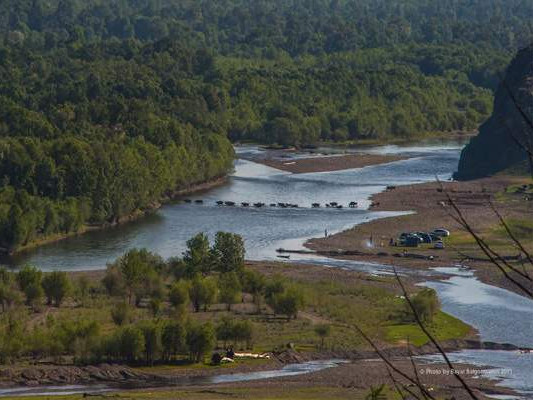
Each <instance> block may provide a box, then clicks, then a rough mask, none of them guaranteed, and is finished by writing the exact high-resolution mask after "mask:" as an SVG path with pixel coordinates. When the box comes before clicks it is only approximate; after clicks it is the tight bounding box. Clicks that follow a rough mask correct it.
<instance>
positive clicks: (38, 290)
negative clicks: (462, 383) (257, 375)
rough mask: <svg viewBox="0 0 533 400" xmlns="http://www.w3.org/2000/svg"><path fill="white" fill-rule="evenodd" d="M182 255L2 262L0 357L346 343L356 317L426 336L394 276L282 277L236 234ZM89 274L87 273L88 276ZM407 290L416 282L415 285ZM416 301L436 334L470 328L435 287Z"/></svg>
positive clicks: (353, 343)
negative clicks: (47, 265) (96, 267)
mask: <svg viewBox="0 0 533 400" xmlns="http://www.w3.org/2000/svg"><path fill="white" fill-rule="evenodd" d="M187 246H188V250H187V251H186V252H185V253H184V256H183V258H172V259H169V260H166V261H165V260H163V259H162V258H161V257H159V256H158V255H156V254H152V253H150V252H148V251H147V250H137V249H134V250H131V251H129V252H128V253H126V254H125V255H124V256H122V257H121V258H119V259H118V260H116V261H115V262H113V263H112V264H110V265H108V267H107V270H106V271H105V273H104V272H102V273H96V277H95V276H94V275H91V274H90V273H87V274H84V273H77V274H75V275H74V276H71V275H69V274H67V273H66V272H51V273H43V272H41V271H39V270H38V269H36V268H34V267H30V266H26V267H24V268H22V269H21V270H20V271H18V272H16V273H15V272H9V271H8V270H5V269H2V270H0V305H1V311H2V312H1V313H0V355H1V359H0V362H2V363H15V364H17V363H20V362H22V361H23V360H27V359H30V360H33V361H37V360H46V359H49V358H50V357H52V360H56V362H59V363H63V364H64V363H67V364H68V363H75V364H87V363H89V364H94V363H99V362H103V361H108V362H123V363H127V364H130V365H153V364H154V363H155V362H157V363H170V364H174V365H176V364H183V363H184V362H185V363H186V362H189V363H198V362H204V361H205V362H207V363H209V362H210V361H211V354H212V351H213V349H214V348H216V347H218V348H220V349H222V351H225V349H226V348H227V347H229V346H231V347H234V348H235V350H245V349H246V350H253V351H256V352H272V351H276V350H283V349H285V348H286V345H287V344H288V343H292V346H294V347H295V348H296V349H299V350H303V351H314V352H318V351H323V350H339V351H340V350H354V349H364V348H366V343H365V342H364V341H363V339H362V338H361V337H360V336H359V335H357V334H356V333H355V331H354V330H353V328H352V327H351V324H352V323H357V324H358V325H359V326H362V327H364V329H365V330H366V331H367V333H368V334H369V335H371V336H372V337H374V338H375V339H376V340H378V341H381V342H383V343H386V342H390V344H391V345H392V344H394V343H396V342H397V341H402V340H405V336H404V334H403V332H406V334H408V335H409V336H411V337H412V338H413V340H414V344H416V345H422V344H424V343H426V342H427V338H424V336H423V333H422V332H421V331H420V329H419V328H418V326H417V325H416V324H415V323H414V320H413V317H412V315H411V314H410V313H409V311H408V309H407V307H406V304H405V300H403V299H402V298H401V296H399V295H398V288H397V287H395V285H394V282H393V281H391V280H390V278H365V279H360V278H358V277H357V276H351V277H350V278H349V279H345V278H343V279H340V280H334V281H332V280H329V279H327V275H328V274H327V273H323V275H322V274H319V275H318V276H309V275H307V276H306V275H305V274H303V275H301V276H299V277H294V278H293V279H290V280H289V279H287V277H283V276H282V275H280V274H279V272H281V271H282V269H279V270H278V269H274V270H272V269H270V270H268V271H267V270H265V271H261V268H260V267H259V268H257V267H256V266H247V267H246V266H245V262H244V248H243V242H242V238H241V237H240V236H238V235H234V234H230V233H224V232H219V233H218V234H217V235H216V238H215V241H214V243H213V244H212V245H210V243H209V241H208V239H207V237H206V236H205V235H204V234H198V235H197V236H195V237H193V238H191V239H190V240H189V241H188V243H187ZM93 274H95V273H93ZM413 290H415V289H414V288H413ZM416 291H417V292H418V293H417V294H416V295H415V296H414V298H413V299H414V300H413V301H414V303H415V304H416V306H417V309H418V312H419V314H420V316H421V317H422V318H424V321H426V323H427V325H428V326H429V327H431V328H432V329H434V331H435V334H436V335H437V336H438V337H439V338H440V339H442V340H445V339H452V338H460V337H464V336H465V335H467V334H468V333H469V331H470V329H469V328H468V327H467V326H466V325H464V324H462V323H461V322H459V321H458V320H456V319H454V318H452V317H450V316H447V315H445V314H444V313H442V312H441V311H439V303H438V300H437V297H436V295H435V293H434V292H433V291H432V290H430V289H423V290H420V289H416Z"/></svg>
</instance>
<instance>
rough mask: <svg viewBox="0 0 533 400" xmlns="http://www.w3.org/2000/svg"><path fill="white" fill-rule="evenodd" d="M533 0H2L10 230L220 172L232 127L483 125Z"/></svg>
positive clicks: (394, 131)
mask: <svg viewBox="0 0 533 400" xmlns="http://www.w3.org/2000/svg"><path fill="white" fill-rule="evenodd" d="M531 21H533V3H532V2H531V1H527V0H491V1H487V0H473V1H469V2H457V1H454V0H447V1H440V2H435V1H432V0H410V1H405V0H402V1H400V0H378V1H376V0H358V1H355V0H293V1H286V0H268V1H267V0H264V1H263V0H255V1H251V0H220V1H219V0H217V1H214V0H209V1H207V0H205V1H192V0H191V1H171V0H143V1H141V0H106V1H104V0H83V1H81V0H6V1H3V2H1V3H0V149H1V151H0V185H1V188H2V189H1V191H0V232H1V236H0V247H4V248H6V249H10V250H13V249H17V248H18V247H20V246H22V245H25V244H27V243H30V242H32V241H35V240H37V239H39V238H42V237H48V236H50V235H53V234H65V233H69V232H76V231H78V230H79V229H80V228H81V227H82V226H83V225H84V224H87V223H92V224H102V223H112V222H115V221H117V220H119V219H120V218H121V217H123V216H126V215H130V214H132V213H135V212H137V211H139V210H142V209H145V208H149V207H151V206H152V205H153V204H154V203H157V202H158V201H159V200H160V199H161V197H163V196H165V195H167V194H169V193H171V192H172V191H174V190H176V189H181V188H184V187H187V186H189V185H191V184H194V183H198V182H204V181H206V180H209V179H212V178H216V177H219V176H222V175H224V174H225V173H227V171H228V170H229V169H230V168H231V166H232V162H231V160H232V155H233V152H232V149H231V145H230V140H233V141H242V140H253V141H258V142H262V143H271V144H273V143H278V144H282V145H311V144H315V143H317V142H319V141H336V142H345V141H358V140H367V139H371V140H382V141H386V140H388V139H390V138H395V139H396V138H410V137H415V136H420V135H424V134H428V133H432V132H446V131H465V130H472V129H475V128H476V127H477V126H478V125H479V124H480V123H481V122H483V121H484V120H485V119H486V118H487V117H488V116H489V115H490V113H491V111H492V105H491V104H492V97H493V91H494V90H495V88H496V87H497V84H498V79H499V78H498V74H499V73H500V72H501V71H503V69H504V67H505V65H506V64H507V63H508V62H509V60H510V58H511V56H512V54H513V52H514V51H515V50H516V48H518V47H520V46H522V45H524V44H525V43H527V42H528V40H531V37H532V32H533V25H532V22H531Z"/></svg>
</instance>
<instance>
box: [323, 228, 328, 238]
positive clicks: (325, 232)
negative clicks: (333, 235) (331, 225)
mask: <svg viewBox="0 0 533 400" xmlns="http://www.w3.org/2000/svg"><path fill="white" fill-rule="evenodd" d="M324 237H328V230H327V229H326V230H325V231H324Z"/></svg>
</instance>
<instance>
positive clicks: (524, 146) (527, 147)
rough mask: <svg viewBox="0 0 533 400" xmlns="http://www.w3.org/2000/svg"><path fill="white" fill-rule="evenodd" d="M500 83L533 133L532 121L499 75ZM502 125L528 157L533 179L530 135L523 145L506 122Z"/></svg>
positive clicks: (532, 152)
mask: <svg viewBox="0 0 533 400" xmlns="http://www.w3.org/2000/svg"><path fill="white" fill-rule="evenodd" d="M500 82H501V84H502V86H503V87H504V89H505V91H506V92H507V94H508V95H509V98H510V99H511V101H512V102H513V105H514V106H515V107H516V109H517V110H518V112H519V114H520V115H521V116H522V118H523V120H524V121H525V123H526V125H528V126H529V128H530V129H531V132H532V133H533V120H531V119H530V118H529V116H528V115H527V113H526V112H525V111H524V109H523V108H522V106H521V105H520V103H519V102H518V100H517V98H516V97H515V95H514V93H513V91H512V90H511V88H510V87H509V85H508V84H507V81H506V80H505V77H502V76H501V75H500ZM503 124H504V126H505V128H506V129H507V131H508V133H509V135H510V136H511V138H512V139H513V141H514V142H515V144H516V145H517V146H518V147H520V148H521V149H522V150H524V151H525V152H526V154H527V156H528V160H529V170H530V174H531V177H532V178H533V147H532V144H531V135H526V137H527V144H524V143H522V142H521V141H520V140H519V139H518V138H517V137H516V136H515V134H514V132H513V130H512V129H511V128H509V126H508V124H507V121H505V120H504V121H503Z"/></svg>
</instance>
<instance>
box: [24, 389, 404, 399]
mask: <svg viewBox="0 0 533 400" xmlns="http://www.w3.org/2000/svg"><path fill="white" fill-rule="evenodd" d="M368 394H369V392H367V391H361V390H354V389H351V388H339V387H329V386H314V387H304V388H294V387H285V388H284V387H273V386H268V388H267V389H265V388H261V387H259V388H235V389H233V388H232V389H227V388H220V389H218V388H217V389H185V390H183V389H176V390H171V389H162V390H141V391H131V392H130V391H128V392H121V393H113V394H112V395H111V396H112V398H114V399H124V400H176V399H179V400H220V399H243V400H247V399H249V400H324V399H326V398H327V399H328V400H346V399H353V400H363V399H366V398H367V396H368ZM383 396H384V397H380V399H383V400H398V399H400V397H399V396H398V395H397V394H396V393H395V392H392V391H391V390H388V389H385V390H384V391H383ZM82 398H84V397H83V395H81V394H80V395H69V396H54V397H53V399H54V400H77V399H82ZM93 398H95V399H98V398H104V397H103V396H102V397H98V396H95V397H93ZM17 399H18V400H39V399H51V397H46V396H36V397H34V396H31V397H17Z"/></svg>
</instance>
